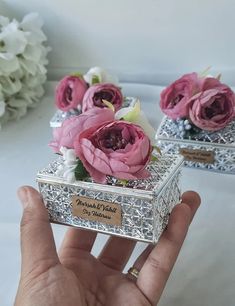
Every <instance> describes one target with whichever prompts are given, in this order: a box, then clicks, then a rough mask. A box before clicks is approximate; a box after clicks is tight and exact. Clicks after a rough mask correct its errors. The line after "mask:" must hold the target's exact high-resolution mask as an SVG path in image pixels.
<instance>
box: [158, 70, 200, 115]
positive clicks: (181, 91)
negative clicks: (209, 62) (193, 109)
mask: <svg viewBox="0 0 235 306" xmlns="http://www.w3.org/2000/svg"><path fill="white" fill-rule="evenodd" d="M201 81H202V79H200V78H199V77H198V75H197V73H195V72H193V73H189V74H185V75H183V76H182V77H181V78H179V79H178V80H176V81H175V82H174V83H172V84H171V85H170V86H168V87H167V88H165V89H164V90H163V91H162V93H161V100H160V107H161V109H162V111H163V112H164V113H165V114H166V115H167V116H168V117H170V118H172V119H177V118H184V117H188V111H189V106H188V102H189V100H190V98H191V97H192V96H193V95H194V94H196V93H197V92H198V91H199V90H200V84H201Z"/></svg>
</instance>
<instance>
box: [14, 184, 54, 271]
mask: <svg viewBox="0 0 235 306" xmlns="http://www.w3.org/2000/svg"><path fill="white" fill-rule="evenodd" d="M18 196H19V198H20V200H21V203H22V206H23V216H22V219H21V256H22V275H25V274H28V273H34V275H35V274H36V275H35V276H37V275H39V274H41V273H43V272H44V271H46V270H48V269H49V268H50V267H52V266H54V265H56V264H57V263H59V259H58V256H57V253H56V247H55V242H54V238H53V233H52V229H51V225H50V222H49V218H48V214H47V210H46V208H45V206H44V204H43V201H42V198H41V196H40V194H39V193H38V191H36V190H35V189H34V188H32V187H28V186H25V187H21V188H20V189H19V190H18Z"/></svg>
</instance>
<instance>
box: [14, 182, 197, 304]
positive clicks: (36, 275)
mask: <svg viewBox="0 0 235 306" xmlns="http://www.w3.org/2000/svg"><path fill="white" fill-rule="evenodd" d="M19 195H20V198H21V201H22V204H23V206H24V213H23V218H22V222H21V250H22V271H21V280H20V284H19V288H18V292H17V296H16V301H15V306H45V305H50V306H57V305H61V306H101V305H102V306H103V305H105V306H127V305H131V306H140V305H141V306H142V305H143V306H148V305H156V303H157V302H158V300H159V298H160V296H161V293H162V291H163V289H164V286H165V284H166V281H167V279H168V276H169V274H170V272H171V269H172V267H173V265H174V262H175V260H176V258H177V255H178V253H179V250H180V248H181V245H182V243H183V240H184V238H185V235H186V232H187V229H188V226H189V224H190V222H191V220H192V217H193V215H194V213H195V211H196V209H197V208H198V206H199V203H200V199H199V197H198V195H197V194H195V193H193V192H187V193H185V194H184V195H183V196H182V200H183V202H185V204H180V205H177V206H176V208H175V209H174V210H173V212H172V214H171V218H170V222H169V225H168V228H167V230H166V231H165V232H164V234H163V235H162V237H161V239H160V241H159V242H158V244H157V245H156V246H155V247H153V246H148V247H147V248H146V249H145V251H144V252H143V253H142V254H141V255H140V256H139V257H138V258H137V260H136V262H135V264H134V266H135V267H136V268H137V269H138V270H139V271H140V273H139V276H138V278H137V279H136V278H135V277H133V276H131V275H130V274H125V273H123V272H122V271H123V269H124V267H125V265H126V263H127V262H128V260H129V257H130V255H131V253H132V251H133V249H134V247H135V242H134V241H132V240H128V239H124V238H117V237H115V238H114V237H110V238H109V239H108V241H107V243H106V245H105V246H104V248H103V250H102V251H101V253H100V255H99V256H98V258H96V257H94V256H93V255H92V254H91V250H92V247H93V244H94V242H95V239H96V233H95V232H91V231H84V230H79V229H69V230H68V231H67V233H66V235H65V238H64V241H63V243H62V246H61V249H60V251H59V255H57V252H56V248H55V243H54V239H53V234H52V230H51V226H50V224H49V220H48V215H47V211H46V209H45V207H44V205H43V203H42V199H41V197H40V195H39V194H38V192H37V191H36V190H34V189H33V188H31V187H24V188H22V189H21V190H20V192H19Z"/></svg>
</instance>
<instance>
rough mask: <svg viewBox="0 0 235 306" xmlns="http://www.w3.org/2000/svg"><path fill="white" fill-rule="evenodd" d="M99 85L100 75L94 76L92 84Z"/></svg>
mask: <svg viewBox="0 0 235 306" xmlns="http://www.w3.org/2000/svg"><path fill="white" fill-rule="evenodd" d="M97 83H100V79H99V77H98V75H96V74H94V75H93V76H92V80H91V84H92V85H94V84H97Z"/></svg>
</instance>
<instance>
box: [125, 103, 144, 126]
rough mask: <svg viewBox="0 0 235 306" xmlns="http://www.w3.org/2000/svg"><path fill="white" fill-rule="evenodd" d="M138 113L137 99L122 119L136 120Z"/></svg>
mask: <svg viewBox="0 0 235 306" xmlns="http://www.w3.org/2000/svg"><path fill="white" fill-rule="evenodd" d="M139 115H140V101H139V100H138V101H137V102H136V103H135V105H134V107H133V108H132V110H131V111H129V113H127V114H126V115H124V116H123V119H124V120H125V121H129V122H135V121H137V119H138V117H139Z"/></svg>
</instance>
